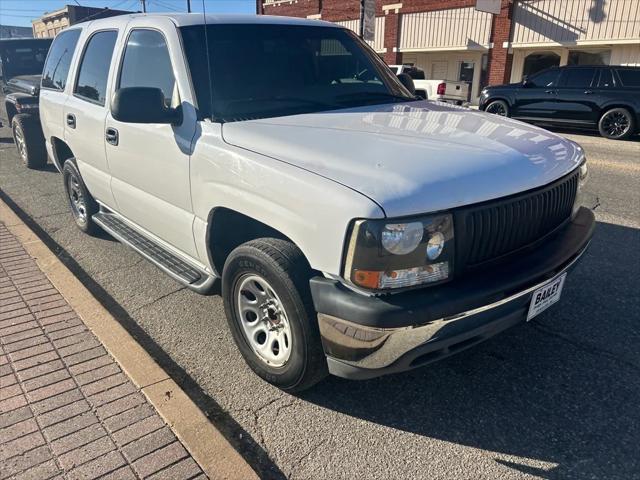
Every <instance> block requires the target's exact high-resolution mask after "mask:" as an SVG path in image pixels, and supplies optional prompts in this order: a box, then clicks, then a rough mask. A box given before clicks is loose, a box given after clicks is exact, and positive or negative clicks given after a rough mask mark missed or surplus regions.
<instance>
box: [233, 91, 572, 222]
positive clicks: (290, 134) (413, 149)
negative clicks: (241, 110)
mask: <svg viewBox="0 0 640 480" xmlns="http://www.w3.org/2000/svg"><path fill="white" fill-rule="evenodd" d="M223 136H224V139H225V141H226V142H227V143H229V144H231V145H235V146H237V147H241V148H245V149H247V150H251V151H255V152H258V153H261V154H263V155H266V156H269V157H272V158H275V159H278V160H280V161H283V162H287V163H290V164H293V165H297V166H298V167H300V168H303V169H305V170H309V171H311V172H314V173H316V174H318V175H322V176H323V177H327V178H329V179H332V180H334V181H336V182H338V183H341V184H343V185H345V186H347V187H349V188H351V189H353V190H356V191H358V192H360V193H362V194H363V195H366V196H367V197H369V198H370V199H372V200H373V201H375V202H376V203H377V204H378V205H380V207H381V208H382V209H383V210H384V211H385V213H386V215H387V216H389V217H395V216H403V215H410V214H416V213H427V212H432V211H438V210H445V209H449V208H454V207H458V206H462V205H468V204H473V203H478V202H483V201H486V200H491V199H494V198H499V197H504V196H507V195H512V194H515V193H520V192H522V191H525V190H530V189H532V188H536V187H540V186H542V185H545V184H547V183H550V182H552V181H554V180H556V179H557V178H559V177H562V176H563V175H565V174H567V173H569V172H570V171H571V170H573V169H574V168H575V167H576V166H577V165H578V164H579V163H580V161H581V159H582V155H583V154H582V149H581V148H580V147H579V146H578V145H577V144H576V143H573V142H571V141H569V140H566V139H564V138H562V137H560V136H558V135H555V134H553V133H550V132H548V131H546V130H543V129H541V128H538V127H534V126H531V125H527V124H525V123H521V122H518V121H515V120H511V119H508V118H504V117H499V116H496V115H491V114H487V113H484V112H478V111H474V110H469V109H466V108H462V107H454V106H450V105H446V104H442V103H438V102H428V101H420V102H411V103H402V104H386V105H373V106H366V107H358V108H352V109H344V110H339V111H331V112H321V113H313V114H303V115H293V116H287V117H278V118H270V119H262V120H249V121H242V122H233V123H226V124H224V125H223Z"/></svg>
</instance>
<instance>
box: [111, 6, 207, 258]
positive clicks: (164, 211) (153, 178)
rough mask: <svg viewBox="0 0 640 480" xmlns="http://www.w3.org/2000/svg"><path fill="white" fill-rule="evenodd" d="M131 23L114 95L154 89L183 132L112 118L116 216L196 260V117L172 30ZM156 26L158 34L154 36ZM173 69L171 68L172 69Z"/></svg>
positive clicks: (159, 24) (165, 24)
mask: <svg viewBox="0 0 640 480" xmlns="http://www.w3.org/2000/svg"><path fill="white" fill-rule="evenodd" d="M153 20H154V22H153V24H152V23H150V21H149V20H148V19H145V18H141V19H137V20H135V21H133V22H131V23H130V24H129V31H128V34H127V39H126V44H125V47H124V50H123V53H122V58H121V59H120V62H119V63H120V71H119V73H118V76H117V78H116V79H115V80H114V82H113V90H114V91H117V89H118V88H126V87H153V88H159V89H160V90H162V93H163V95H164V98H165V103H166V105H167V106H171V107H177V106H180V105H182V107H181V108H182V112H183V121H182V124H181V125H177V126H176V125H159V124H142V123H123V122H119V121H117V120H115V119H114V118H113V117H112V116H111V114H108V115H107V121H106V125H105V130H104V131H103V135H105V134H106V135H109V139H108V140H107V143H106V151H107V159H108V161H109V166H110V168H111V174H112V179H111V189H112V191H113V195H114V197H115V199H116V202H117V205H118V211H119V213H121V214H122V215H124V216H125V217H126V218H127V219H129V220H131V221H132V222H134V223H135V224H137V225H139V226H141V227H142V228H143V229H145V230H147V231H148V232H150V233H152V234H153V235H155V236H156V237H158V238H159V239H161V240H163V241H164V242H166V243H167V244H169V245H171V246H173V247H174V248H176V249H178V250H180V251H182V252H184V253H186V254H187V255H189V256H192V257H197V253H196V249H195V244H194V240H193V231H192V225H193V219H194V215H193V209H192V207H191V189H190V181H189V159H190V155H191V144H192V141H193V140H194V136H195V133H196V125H197V122H196V116H195V109H194V108H193V100H192V98H191V91H190V87H189V83H188V79H186V77H185V76H184V74H180V75H181V76H178V78H176V76H174V71H175V72H186V71H187V69H186V66H185V65H184V60H183V58H182V53H181V52H182V51H181V48H180V40H179V37H178V35H177V31H176V29H175V26H173V25H172V24H171V22H169V21H168V20H167V21H164V19H158V18H154V19H153ZM160 27H163V28H161V29H160ZM174 67H175V68H174Z"/></svg>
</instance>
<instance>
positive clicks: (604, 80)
mask: <svg viewBox="0 0 640 480" xmlns="http://www.w3.org/2000/svg"><path fill="white" fill-rule="evenodd" d="M614 86H615V85H614V83H613V75H612V73H611V69H609V68H601V69H600V80H599V81H598V87H600V88H613V87H614Z"/></svg>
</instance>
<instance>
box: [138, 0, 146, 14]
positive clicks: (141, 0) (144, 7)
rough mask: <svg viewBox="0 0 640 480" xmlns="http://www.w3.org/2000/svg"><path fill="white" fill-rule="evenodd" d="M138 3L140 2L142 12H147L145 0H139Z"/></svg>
mask: <svg viewBox="0 0 640 480" xmlns="http://www.w3.org/2000/svg"><path fill="white" fill-rule="evenodd" d="M140 3H142V12H143V13H147V0H140Z"/></svg>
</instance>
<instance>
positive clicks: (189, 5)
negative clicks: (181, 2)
mask: <svg viewBox="0 0 640 480" xmlns="http://www.w3.org/2000/svg"><path fill="white" fill-rule="evenodd" d="M187 13H191V0H187Z"/></svg>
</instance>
